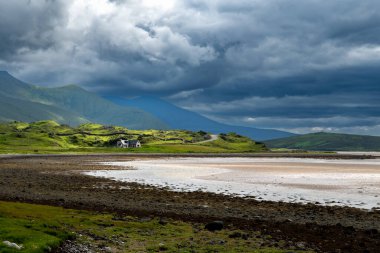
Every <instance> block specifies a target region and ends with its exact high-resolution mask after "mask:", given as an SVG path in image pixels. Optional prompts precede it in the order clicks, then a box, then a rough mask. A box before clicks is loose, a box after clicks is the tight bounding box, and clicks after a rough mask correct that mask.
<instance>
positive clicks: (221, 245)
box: [0, 202, 301, 253]
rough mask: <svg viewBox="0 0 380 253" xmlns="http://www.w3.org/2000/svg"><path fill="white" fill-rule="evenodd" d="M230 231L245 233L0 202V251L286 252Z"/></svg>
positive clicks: (261, 237)
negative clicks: (69, 243) (68, 243)
mask: <svg viewBox="0 0 380 253" xmlns="http://www.w3.org/2000/svg"><path fill="white" fill-rule="evenodd" d="M236 232H240V233H243V234H244V233H247V232H242V231H237V230H230V229H225V230H222V231H219V232H209V231H207V230H205V229H203V225H197V224H195V225H194V224H189V223H185V222H179V221H168V222H165V223H163V222H162V220H161V221H160V220H158V219H138V218H134V217H127V216H118V215H113V214H109V213H95V212H88V211H79V210H71V209H63V208H59V207H50V206H41V205H33V204H22V203H13V202H0V252H7V253H8V252H25V253H38V252H48V251H50V250H53V249H54V248H56V247H58V246H59V245H60V244H61V243H62V242H64V241H65V240H68V239H70V240H75V241H76V244H80V245H87V247H90V248H91V249H92V250H93V251H96V252H99V251H102V250H104V249H106V248H107V250H111V251H112V252H158V251H163V252H263V253H264V252H267V253H270V252H273V253H277V252H278V253H280V252H289V250H281V249H278V248H274V247H269V246H265V243H264V241H265V240H268V236H264V235H261V234H260V233H259V232H248V234H249V237H248V239H247V238H245V239H242V238H230V235H231V234H233V233H235V234H236ZM248 234H247V235H248ZM5 240H7V241H10V242H14V243H17V244H19V245H22V246H23V248H22V250H16V249H12V248H10V247H7V246H6V245H5V244H3V243H2V242H3V241H5ZM281 244H285V242H278V245H280V246H281ZM280 246H277V247H280ZM292 252H301V251H294V250H293V251H292Z"/></svg>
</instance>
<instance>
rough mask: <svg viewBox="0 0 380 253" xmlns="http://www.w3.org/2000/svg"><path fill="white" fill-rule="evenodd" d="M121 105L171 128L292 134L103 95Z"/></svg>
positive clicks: (258, 135)
mask: <svg viewBox="0 0 380 253" xmlns="http://www.w3.org/2000/svg"><path fill="white" fill-rule="evenodd" d="M105 98H107V99H108V100H110V101H112V102H114V103H116V104H118V105H122V106H133V107H136V108H139V109H141V110H144V111H146V112H149V113H151V114H153V115H155V116H156V117H157V118H159V119H160V120H162V121H163V122H165V123H166V124H167V125H169V126H170V127H171V128H173V129H187V130H191V131H199V130H203V131H207V132H212V133H228V132H236V133H238V134H241V135H244V136H248V137H250V138H253V139H254V140H258V141H262V140H268V139H275V138H282V137H288V136H293V135H294V134H292V133H289V132H284V131H279V130H274V129H260V128H253V127H243V126H232V125H227V124H223V123H219V122H216V121H213V120H211V119H208V118H206V117H204V116H202V115H200V114H198V113H195V112H191V111H188V110H185V109H183V108H180V107H177V106H175V105H173V104H171V103H169V102H167V101H165V100H162V99H159V98H156V97H151V96H145V97H138V98H133V99H124V98H120V97H115V96H107V97H105Z"/></svg>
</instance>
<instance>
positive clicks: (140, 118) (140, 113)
mask: <svg viewBox="0 0 380 253" xmlns="http://www.w3.org/2000/svg"><path fill="white" fill-rule="evenodd" d="M14 120H16V121H25V122H32V121H40V120H54V121H57V122H58V123H61V124H68V125H72V126H75V125H79V124H82V123H87V122H93V123H99V124H104V125H116V126H123V127H127V128H130V129H163V130H164V129H185V130H192V131H199V130H203V131H207V132H212V133H228V132H236V133H238V134H240V135H244V136H247V137H250V138H252V139H254V140H258V141H261V140H268V139H275V138H281V137H288V136H292V135H294V134H292V133H288V132H283V131H278V130H272V129H260V128H251V127H243V126H232V125H227V124H222V123H219V122H216V121H213V120H211V119H208V118H206V117H204V116H202V115H200V114H197V113H195V112H191V111H188V110H185V109H182V108H180V107H177V106H175V105H173V104H171V103H169V102H166V101H164V100H162V99H158V98H154V97H140V98H136V99H132V100H126V99H122V98H116V97H101V96H99V95H97V94H95V93H92V92H89V91H86V90H85V89H83V88H81V87H79V86H75V85H67V86H62V87H56V88H44V87H39V86H35V85H30V84H27V83H25V82H22V81H20V80H18V79H16V78H15V77H13V76H11V75H10V74H9V73H8V72H6V71H0V121H3V122H6V121H14Z"/></svg>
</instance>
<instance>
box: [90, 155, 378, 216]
mask: <svg viewBox="0 0 380 253" xmlns="http://www.w3.org/2000/svg"><path fill="white" fill-rule="evenodd" d="M103 164H107V165H112V166H118V167H120V170H97V171H88V172H85V174H87V175H92V176H98V177H107V178H112V179H114V180H119V181H124V182H138V183H142V184H148V185H154V186H158V187H169V189H170V190H173V191H197V190H201V191H209V192H214V193H222V194H230V195H237V196H245V197H255V198H256V199H259V200H260V199H262V200H273V201H284V202H297V203H298V202H301V203H316V202H318V203H320V204H323V205H344V206H352V207H357V208H364V209H371V208H380V159H370V160H323V159H308V158H307V159H306V158H230V157H229V158H170V159H152V160H136V161H128V162H111V163H103ZM131 168H133V169H131Z"/></svg>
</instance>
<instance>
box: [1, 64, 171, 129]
mask: <svg viewBox="0 0 380 253" xmlns="http://www.w3.org/2000/svg"><path fill="white" fill-rule="evenodd" d="M0 98H1V102H0V105H1V107H0V120H1V121H10V120H18V121H27V122H30V121H35V120H47V119H51V120H55V121H57V122H60V123H65V124H70V125H77V124H80V123H84V122H95V123H101V124H106V125H120V126H125V127H128V128H132V129H149V128H154V129H167V128H168V126H167V125H166V124H165V123H164V122H162V121H161V120H160V119H158V118H157V117H155V116H153V115H152V114H150V113H148V112H145V111H143V110H140V109H137V108H133V107H125V106H118V105H116V104H114V103H112V102H110V101H108V100H106V99H104V98H102V97H99V96H98V95H96V94H95V93H91V92H88V91H86V90H84V89H82V88H80V87H78V86H75V85H69V86H63V87H58V88H43V87H38V86H33V85H29V84H26V83H24V82H22V81H20V80H18V79H16V78H14V77H13V76H11V75H10V74H8V73H7V72H4V71H1V72H0Z"/></svg>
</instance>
